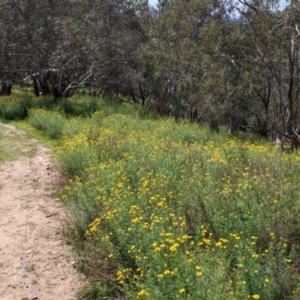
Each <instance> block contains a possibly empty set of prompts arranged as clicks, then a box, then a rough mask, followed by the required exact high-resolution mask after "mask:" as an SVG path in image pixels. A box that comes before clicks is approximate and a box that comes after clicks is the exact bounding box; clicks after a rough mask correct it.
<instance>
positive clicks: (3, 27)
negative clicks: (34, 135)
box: [0, 0, 300, 300]
mask: <svg viewBox="0 0 300 300" xmlns="http://www.w3.org/2000/svg"><path fill="white" fill-rule="evenodd" d="M299 23H300V6H299V4H298V3H297V2H296V1H293V0H291V1H287V2H285V3H282V1H279V0H264V1H260V0H249V1H246V0H226V1H225V0H224V1H223V0H202V1H199V0H185V1H183V0H160V1H158V5H157V6H156V7H151V6H149V5H148V1H147V0H103V1H97V0H86V1H77V0H60V1H58V0H46V1H37V0H19V1H13V0H5V1H1V0H0V36H1V40H0V85H1V88H0V95H1V96H2V97H1V98H0V117H1V118H4V119H19V118H27V117H28V116H29V118H28V120H29V122H30V124H31V125H32V126H34V127H36V128H38V129H39V130H42V131H43V132H44V133H45V134H46V135H48V136H49V137H51V138H52V139H55V140H56V141H57V142H56V143H57V146H56V154H57V157H58V159H59V161H60V163H61V166H62V167H63V169H64V170H65V171H66V173H67V176H68V178H69V179H70V180H69V183H68V184H67V186H66V187H65V188H64V190H63V191H62V193H61V199H62V201H63V202H64V203H65V204H66V206H67V208H68V210H69V211H70V215H71V221H70V242H72V243H73V245H74V248H75V249H76V251H77V254H78V266H79V267H80V268H81V270H82V271H83V272H84V273H85V274H86V275H87V277H88V278H89V279H90V282H91V286H90V287H89V288H87V289H86V290H85V291H83V292H82V297H85V298H86V299H103V297H110V298H111V299H114V298H118V299H120V298H124V299H139V298H148V299H152V300H156V299H157V300H160V299H170V300H171V299H186V298H191V299H195V300H196V299H203V300H204V299H214V300H215V299H232V300H233V299H247V298H250V299H251V298H252V299H266V300H269V299H272V300H273V299H274V300H283V299H299V298H300V291H299V265H300V260H299V258H298V257H297V255H296V254H297V253H298V252H299V250H300V236H299V232H300V223H299V222H300V221H299V217H298V207H299V206H298V205H299V200H298V196H299V192H300V185H299V183H298V178H299V175H300V174H299V169H300V168H299V164H300V160H299V155H298V153H297V152H292V151H290V150H289V149H287V148H286V147H285V145H284V142H285V141H289V142H290V145H291V146H292V148H295V147H296V148H297V147H298V146H299V145H300V130H299V128H300V126H299V125H300V123H299V113H300V106H299V105H300V102H299V91H300V72H299V68H300V64H299V58H300V48H299V39H300V29H299ZM14 86H18V87H19V88H18V89H16V88H14ZM21 88H22V90H21ZM26 120H27V119H26ZM199 124H200V125H199ZM228 128H229V132H230V134H229V133H228ZM212 131H213V132H212ZM241 131H243V132H241ZM245 131H247V132H245ZM217 132H219V134H217ZM232 133H234V134H235V135H232ZM252 134H254V135H252ZM275 136H276V143H277V145H280V146H282V147H281V148H280V149H275V146H274V144H272V143H271V142H270V138H271V137H272V138H274V137H275ZM259 138H269V139H265V140H260V139H259Z"/></svg>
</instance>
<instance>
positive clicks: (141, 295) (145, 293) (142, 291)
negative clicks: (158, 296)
mask: <svg viewBox="0 0 300 300" xmlns="http://www.w3.org/2000/svg"><path fill="white" fill-rule="evenodd" d="M137 296H138V297H143V296H144V297H147V296H149V293H148V292H147V291H146V290H140V291H139V292H138V294H137Z"/></svg>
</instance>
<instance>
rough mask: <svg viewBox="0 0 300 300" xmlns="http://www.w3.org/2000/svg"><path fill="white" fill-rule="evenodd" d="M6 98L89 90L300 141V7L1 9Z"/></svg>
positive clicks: (60, 5) (92, 1)
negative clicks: (16, 91)
mask: <svg viewBox="0 0 300 300" xmlns="http://www.w3.org/2000/svg"><path fill="white" fill-rule="evenodd" d="M0 8H1V9H0V35H1V40H0V81H1V90H0V94H1V95H7V94H10V92H11V87H12V86H13V85H15V84H19V85H28V86H31V87H32V88H33V91H34V92H35V94H36V95H37V96H39V95H47V94H51V95H53V96H54V97H56V98H57V99H58V98H60V97H70V96H72V95H73V93H74V92H75V91H76V90H78V89H82V88H88V89H89V91H90V92H91V93H93V94H95V95H98V94H102V95H103V94H104V95H115V96H121V97H123V98H124V99H127V100H128V101H132V102H134V103H139V104H141V105H144V106H147V107H151V108H153V109H156V110H157V111H158V112H159V113H160V114H161V115H172V116H174V117H175V118H177V119H178V118H189V119H190V120H191V121H192V122H199V123H200V122H208V123H210V124H211V126H212V128H214V129H216V128H217V127H218V124H229V125H230V129H231V131H235V130H237V129H238V128H239V129H251V130H253V131H255V132H257V133H258V134H260V135H261V136H265V137H266V136H270V135H271V134H274V133H276V132H277V133H279V134H280V135H281V136H284V137H285V138H287V139H290V140H292V141H294V142H295V145H297V144H298V140H299V133H298V127H299V125H300V124H299V109H300V108H299V104H300V103H299V91H300V80H299V79H300V78H299V76H300V75H299V55H300V52H299V38H300V6H299V5H298V4H297V2H296V1H291V2H285V3H284V4H283V3H282V1H279V0H264V1H261V0H204V1H199V0H185V1H183V0H160V1H158V4H157V6H156V7H152V6H150V5H149V4H148V1H146V0H103V1H96V0H87V1H77V0H63V1H57V0H44V1H37V0H20V1H14V0H3V1H0Z"/></svg>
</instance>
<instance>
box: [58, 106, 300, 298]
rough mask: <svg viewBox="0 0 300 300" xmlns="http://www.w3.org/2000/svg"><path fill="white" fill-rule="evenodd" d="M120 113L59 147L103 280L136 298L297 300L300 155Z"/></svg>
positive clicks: (83, 236) (98, 278) (81, 124)
mask: <svg viewBox="0 0 300 300" xmlns="http://www.w3.org/2000/svg"><path fill="white" fill-rule="evenodd" d="M110 110H111V108H110V107H108V108H107V111H106V110H105V108H104V109H103V110H102V111H99V112H97V113H95V114H94V115H93V116H92V118H91V119H82V118H76V119H72V120H70V121H68V122H67V123H66V124H65V126H64V131H63V132H64V135H63V138H62V139H61V140H60V142H59V146H58V147H57V155H58V158H59V160H60V161H61V163H62V165H63V166H64V167H65V168H66V169H67V170H69V172H71V174H77V175H80V177H78V176H75V177H73V179H72V180H70V182H69V184H68V185H67V186H66V187H65V189H64V191H63V192H62V194H61V198H62V200H63V201H64V203H65V204H66V205H67V207H68V209H69V211H70V212H71V215H72V220H73V226H74V227H73V229H72V236H73V240H74V245H75V247H77V250H78V251H79V253H80V254H79V258H78V259H79V262H80V265H81V266H82V270H84V272H85V273H86V274H87V275H88V276H89V277H90V278H91V280H92V281H93V282H101V286H102V287H103V286H104V287H105V286H106V284H108V285H110V284H112V283H114V282H117V284H118V285H117V286H118V289H119V290H120V291H123V292H124V293H125V295H126V298H127V299H136V298H143V297H145V298H148V299H186V298H188V297H190V298H191V299H247V298H250V299H277V300H279V299H293V297H294V299H296V297H297V296H296V295H297V288H298V287H299V280H298V277H297V274H295V273H294V265H297V263H298V258H297V255H296V253H297V251H298V250H299V240H298V238H297V236H298V234H297V232H298V231H299V230H300V223H299V220H298V209H297V206H299V203H298V202H299V201H298V200H297V198H295V195H297V194H298V193H299V192H300V186H299V184H297V183H296V181H295V180H296V178H298V176H299V175H300V174H299V167H300V166H299V163H300V160H299V157H298V154H297V153H294V154H288V153H284V152H281V151H278V150H276V149H274V148H273V147H272V146H270V145H266V144H264V143H263V142H261V141H258V140H256V141H255V140H254V141H253V142H247V141H245V140H243V139H239V138H233V137H230V136H226V135H225V134H222V135H216V134H213V135H211V134H210V133H209V130H208V129H204V128H199V127H198V126H191V125H189V124H186V123H174V122H173V121H172V120H169V119H165V120H143V121H142V120H141V119H140V118H139V116H138V114H133V115H128V114H127V113H125V114H120V113H119V114H111V112H110ZM52 114H56V112H52ZM80 129H82V130H80ZM297 201H298V202H297ZM115 287H116V286H115ZM98 288H100V287H98V286H97V288H96V289H93V292H95V293H96V294H97V293H98V292H97V289H98ZM100 289H101V291H103V289H102V288H100ZM114 289H115V288H114ZM114 289H113V290H114ZM114 292H116V291H114ZM111 293H112V292H111V290H110V291H109V292H107V295H111ZM96 294H95V295H96ZM97 295H98V294H97ZM100 295H101V296H102V292H101V293H100ZM95 297H96V296H95ZM97 297H98V296H97ZM96 299H97V298H96Z"/></svg>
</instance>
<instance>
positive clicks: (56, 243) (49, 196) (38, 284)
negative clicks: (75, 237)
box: [0, 123, 83, 300]
mask: <svg viewBox="0 0 300 300" xmlns="http://www.w3.org/2000/svg"><path fill="white" fill-rule="evenodd" d="M0 129H1V131H2V133H3V135H4V142H2V145H1V144H0V148H2V149H3V148H4V150H6V151H7V152H8V153H9V152H10V153H11V154H12V155H13V156H15V158H14V159H12V160H10V161H6V162H2V163H0V299H1V300H34V299H39V300H46V299H56V300H64V299H68V300H69V299H76V298H75V293H76V292H78V291H79V290H80V288H81V287H82V285H83V280H82V278H81V277H80V275H79V274H77V273H76V269H75V268H74V265H73V262H72V253H71V249H70V246H68V245H67V244H66V237H65V236H64V235H63V228H64V225H65V223H64V221H65V218H66V215H65V213H64V209H63V207H62V204H61V203H60V202H59V201H58V200H57V199H56V194H57V191H58V189H59V183H60V182H61V178H60V174H59V173H58V171H57V170H56V169H55V166H54V164H53V160H52V158H51V151H50V150H49V149H48V148H46V147H45V146H43V145H42V144H41V143H39V142H38V141H37V140H35V139H32V138H28V136H27V135H26V133H24V132H23V131H20V130H18V129H16V128H15V127H14V126H11V125H7V124H2V123H0Z"/></svg>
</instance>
